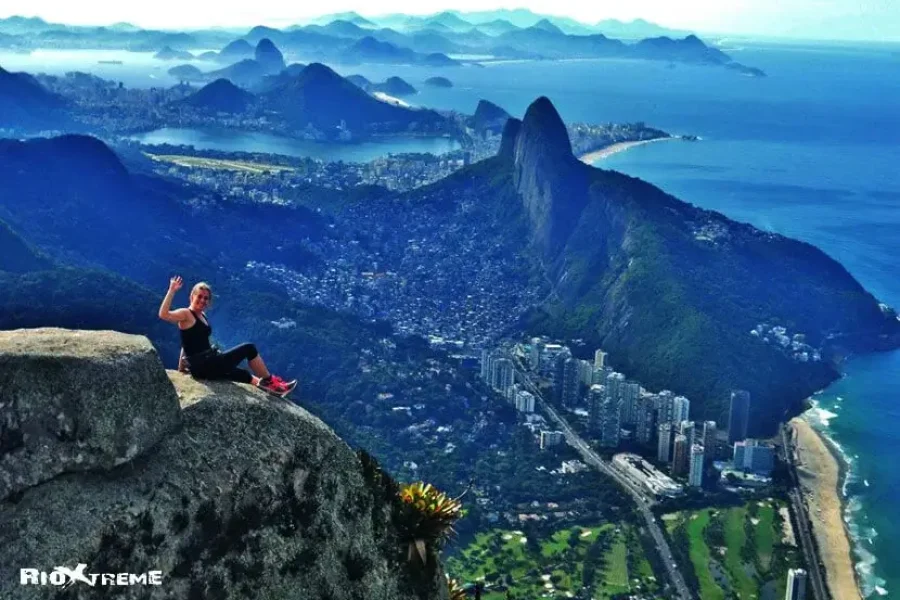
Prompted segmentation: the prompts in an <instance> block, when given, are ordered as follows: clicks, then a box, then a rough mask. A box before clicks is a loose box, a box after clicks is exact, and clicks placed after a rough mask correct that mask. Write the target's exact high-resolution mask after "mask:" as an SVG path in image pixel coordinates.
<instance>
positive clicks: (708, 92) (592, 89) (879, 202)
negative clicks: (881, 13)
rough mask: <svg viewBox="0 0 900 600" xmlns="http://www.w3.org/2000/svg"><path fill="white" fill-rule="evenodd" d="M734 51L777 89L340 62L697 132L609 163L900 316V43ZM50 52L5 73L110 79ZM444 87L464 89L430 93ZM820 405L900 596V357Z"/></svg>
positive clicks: (516, 68) (660, 76)
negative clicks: (773, 242)
mask: <svg viewBox="0 0 900 600" xmlns="http://www.w3.org/2000/svg"><path fill="white" fill-rule="evenodd" d="M722 49H723V50H725V51H727V52H729V53H730V54H731V55H732V56H733V57H734V58H735V59H736V60H738V61H740V62H742V63H745V64H747V65H751V66H755V67H759V68H762V69H763V70H765V71H766V72H767V73H768V77H766V78H748V77H744V76H741V75H739V74H736V73H734V72H730V71H726V70H724V69H718V68H713V67H699V66H698V67H693V66H685V65H667V64H665V63H651V62H642V61H631V60H583V61H578V60H576V61H566V62H546V63H545V62H507V63H498V64H491V65H488V66H485V67H476V66H465V67H457V68H444V69H426V68H421V67H397V66H365V65H364V66H355V67H344V66H341V65H333V66H334V67H335V68H336V70H338V72H340V73H341V74H343V75H350V74H354V73H360V74H362V75H365V76H366V77H368V78H369V79H372V80H376V81H380V80H383V79H385V78H387V77H389V76H392V75H398V76H400V77H403V78H404V79H406V80H407V81H409V82H410V83H411V84H412V85H413V86H415V87H417V88H419V89H420V93H419V94H418V95H416V96H413V97H411V98H406V99H405V100H407V101H408V102H410V103H413V104H420V105H424V106H431V107H435V108H442V109H453V110H457V111H461V112H465V113H469V114H471V113H472V112H473V111H474V110H475V106H476V104H477V102H478V100H479V99H481V98H485V99H488V100H491V101H492V102H495V103H497V104H499V105H500V106H503V107H504V108H506V109H507V110H508V111H509V112H510V113H512V114H514V115H516V116H520V117H521V116H522V114H523V112H524V111H525V109H526V108H527V106H528V104H529V103H530V102H532V101H533V100H534V99H535V98H536V97H538V96H541V95H545V96H548V97H549V98H550V99H551V100H552V101H553V102H554V104H555V105H556V107H557V108H558V110H559V111H560V113H561V115H562V116H563V118H564V119H565V120H567V121H584V122H593V123H604V122H626V121H627V122H634V121H644V122H646V123H647V124H649V125H652V126H655V127H660V128H663V129H666V130H668V131H669V132H671V133H675V134H693V135H698V136H700V137H701V138H702V140H701V141H699V142H693V143H692V142H681V141H671V142H665V143H659V144H649V145H646V146H641V147H637V148H634V149H632V150H629V151H627V152H622V153H619V154H616V155H614V156H613V157H611V158H608V159H606V160H604V161H603V162H602V165H599V166H602V167H603V168H612V169H617V170H620V171H623V172H625V173H628V174H630V175H634V176H637V177H641V178H643V179H646V180H647V181H650V182H652V183H654V184H656V185H658V186H660V187H662V188H663V189H665V190H666V191H668V192H670V193H672V194H674V195H676V196H678V197H679V198H681V199H683V200H686V201H689V202H692V203H694V204H697V205H699V206H702V207H705V208H710V209H714V210H717V211H720V212H722V213H724V214H726V215H728V216H729V217H731V218H733V219H736V220H739V221H746V222H749V223H752V224H753V225H755V226H757V227H760V228H762V229H766V230H771V231H776V232H779V233H783V234H785V235H789V236H791V237H795V238H798V239H801V240H804V241H807V242H810V243H812V244H815V245H817V246H818V247H820V248H821V249H822V250H824V251H825V252H826V253H828V254H829V255H831V256H832V257H834V258H835V259H837V260H838V261H840V262H841V263H843V265H844V266H845V267H846V268H847V269H848V270H849V271H850V272H851V273H852V274H853V275H854V276H855V277H856V278H857V279H858V280H859V281H860V282H861V283H862V284H863V285H864V286H865V287H866V288H867V289H869V290H870V291H871V292H872V293H873V294H875V295H876V296H877V297H878V298H879V299H880V300H881V301H882V302H885V303H887V304H889V305H891V306H894V307H900V176H898V175H897V173H898V172H900V46H897V45H894V46H890V45H868V46H865V45H860V46H856V47H852V46H847V45H843V46H828V45H816V46H814V45H805V46H804V45H785V44H765V43H750V42H746V43H744V42H742V43H741V45H740V46H737V47H736V46H734V45H731V46H725V47H723V48H722ZM49 56H50V55H40V54H37V55H34V56H31V57H24V58H23V57H17V58H15V61H14V62H13V63H12V64H4V60H3V59H5V60H7V61H11V60H13V58H12V57H10V56H5V57H4V56H0V64H4V66H6V67H7V68H14V69H17V68H18V69H23V70H28V71H32V72H36V71H40V70H42V69H41V68H40V64H41V63H44V64H49V66H48V67H47V68H46V69H43V70H48V71H54V70H55V71H57V72H61V71H64V70H71V69H73V68H81V69H82V70H93V71H95V70H96V68H97V62H96V57H95V56H92V55H90V56H91V58H90V60H85V58H84V57H85V56H88V55H75V54H71V53H58V54H54V55H52V57H53V59H54V60H53V61H49V60H48V57H49ZM106 58H109V57H106ZM115 58H121V59H122V60H123V61H125V64H124V65H115V66H103V67H102V69H103V70H104V72H103V75H105V76H113V75H112V74H113V73H118V74H119V75H120V76H119V77H116V78H117V79H124V80H126V82H127V84H128V85H145V86H150V85H160V83H162V82H163V80H165V79H166V76H165V75H164V69H162V65H161V64H157V62H158V61H157V62H154V61H153V60H152V59H150V58H148V57H143V56H137V55H135V54H133V53H131V54H130V55H129V56H126V55H124V54H122V56H119V55H117V56H116V57H115ZM288 58H289V60H291V61H300V62H308V61H307V60H305V59H304V57H302V56H289V57H288ZM82 62H83V63H84V65H83V66H82V64H81V63H82ZM50 63H52V64H50ZM91 67H94V68H91ZM435 75H442V76H445V77H448V78H449V79H450V80H451V81H453V83H454V87H453V88H450V89H436V88H428V87H426V86H423V82H424V80H425V79H427V78H428V77H432V76H435ZM815 400H816V403H817V409H816V414H815V416H816V418H817V421H818V423H819V427H821V428H822V429H823V431H825V432H826V434H827V435H828V436H829V437H831V439H832V440H834V441H835V443H836V444H838V445H839V447H840V448H841V451H842V453H843V454H844V456H845V459H846V460H847V463H848V478H847V481H846V482H845V484H844V486H843V490H842V491H843V493H844V494H845V496H846V501H847V511H846V519H847V523H848V528H849V530H850V531H851V533H852V536H853V538H854V552H855V554H856V556H855V559H856V564H857V572H858V574H859V576H860V582H861V585H862V588H863V592H864V594H865V595H866V596H878V595H881V596H888V597H891V596H898V597H900V546H898V545H894V544H893V542H892V540H897V539H900V519H898V518H897V515H898V510H897V507H898V506H900V460H897V457H898V456H900V352H893V353H887V354H877V355H868V356H859V357H852V358H851V359H850V360H849V361H848V362H847V363H846V365H845V377H844V378H843V379H841V380H840V381H838V382H836V383H835V384H834V385H832V386H831V387H830V388H828V389H827V390H824V391H822V392H821V393H820V394H817V395H816V397H815Z"/></svg>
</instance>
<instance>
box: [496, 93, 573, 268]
mask: <svg viewBox="0 0 900 600" xmlns="http://www.w3.org/2000/svg"><path fill="white" fill-rule="evenodd" d="M512 132H513V130H509V133H512ZM515 136H516V137H515V145H514V153H513V161H514V171H513V175H514V181H515V185H516V190H517V191H518V193H519V195H520V196H521V198H522V202H523V204H524V206H525V209H526V210H527V211H528V216H529V218H530V220H531V224H532V229H533V232H534V236H533V239H534V241H535V242H536V243H537V245H538V246H539V247H540V248H541V250H543V252H544V253H545V254H546V255H548V258H550V259H551V260H552V259H554V258H556V255H557V254H558V252H559V251H560V250H561V248H562V247H563V246H564V245H565V243H566V240H567V238H568V236H569V234H570V233H571V231H572V229H573V228H574V226H575V224H576V222H577V221H578V217H579V215H580V214H581V211H582V210H583V209H584V206H585V204H586V203H587V195H586V194H585V193H584V191H585V187H586V183H587V178H586V174H587V173H586V170H585V165H584V164H582V163H581V162H580V161H578V159H576V158H575V156H574V155H573V154H572V144H571V142H570V141H569V133H568V131H566V126H565V124H564V123H563V121H562V118H560V116H559V113H558V112H556V108H554V106H553V104H551V103H550V100H548V99H547V98H544V97H541V98H538V99H537V100H535V101H534V102H533V103H532V104H531V106H529V107H528V110H527V111H526V112H525V118H524V119H522V125H521V127H520V128H518V131H516V132H515ZM508 144H509V143H508V142H501V151H502V149H503V148H504V147H506V146H508Z"/></svg>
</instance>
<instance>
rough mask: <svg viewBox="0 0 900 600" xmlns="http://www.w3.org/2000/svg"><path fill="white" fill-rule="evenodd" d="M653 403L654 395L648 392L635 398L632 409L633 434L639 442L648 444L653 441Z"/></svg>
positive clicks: (654, 421)
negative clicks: (634, 405)
mask: <svg viewBox="0 0 900 600" xmlns="http://www.w3.org/2000/svg"><path fill="white" fill-rule="evenodd" d="M654 405H655V403H654V397H653V396H652V395H650V394H641V395H640V396H639V397H638V399H637V403H636V407H635V411H634V418H635V429H634V436H635V439H636V440H637V441H638V442H639V443H641V444H649V443H650V442H651V441H653V433H654V431H655V429H656V410H654Z"/></svg>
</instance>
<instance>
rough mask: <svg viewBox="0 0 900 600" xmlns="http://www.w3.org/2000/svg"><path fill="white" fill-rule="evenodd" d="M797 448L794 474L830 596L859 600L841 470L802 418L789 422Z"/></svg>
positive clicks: (817, 435) (823, 439)
mask: <svg viewBox="0 0 900 600" xmlns="http://www.w3.org/2000/svg"><path fill="white" fill-rule="evenodd" d="M791 427H792V428H793V431H794V440H795V442H796V445H797V454H798V457H797V474H798V476H799V478H800V486H801V488H802V493H803V499H804V501H805V502H806V506H807V512H808V513H809V518H810V520H811V521H812V526H813V535H814V536H815V538H816V546H818V550H819V555H820V558H821V559H822V562H823V563H824V565H825V578H826V580H827V585H828V589H829V590H830V592H831V596H832V597H833V598H835V599H837V598H840V599H841V600H844V599H846V600H850V599H861V598H862V595H861V594H860V592H859V588H858V587H857V584H856V572H855V570H854V569H853V558H852V555H851V552H850V536H849V535H848V533H847V529H846V527H845V525H844V518H843V505H842V502H841V495H840V488H841V467H840V463H839V462H838V458H837V457H836V456H835V454H834V452H833V451H832V449H831V447H830V446H829V444H828V442H827V441H826V440H825V438H824V437H823V436H822V435H821V434H820V433H819V432H817V431H816V430H815V429H813V427H812V426H811V425H810V424H809V423H808V422H807V421H806V420H804V419H803V418H802V417H798V418H796V419H793V420H791Z"/></svg>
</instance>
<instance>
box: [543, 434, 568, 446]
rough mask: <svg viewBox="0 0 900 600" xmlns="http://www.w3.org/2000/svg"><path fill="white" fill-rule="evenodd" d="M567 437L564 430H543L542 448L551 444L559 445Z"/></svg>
mask: <svg viewBox="0 0 900 600" xmlns="http://www.w3.org/2000/svg"><path fill="white" fill-rule="evenodd" d="M565 439H566V436H565V434H564V433H563V432H562V431H547V430H542V431H541V450H544V449H546V448H549V447H551V446H559V445H560V444H562V443H563V440H565Z"/></svg>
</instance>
